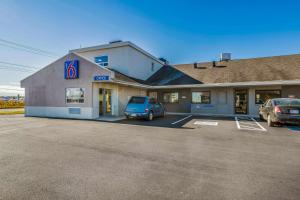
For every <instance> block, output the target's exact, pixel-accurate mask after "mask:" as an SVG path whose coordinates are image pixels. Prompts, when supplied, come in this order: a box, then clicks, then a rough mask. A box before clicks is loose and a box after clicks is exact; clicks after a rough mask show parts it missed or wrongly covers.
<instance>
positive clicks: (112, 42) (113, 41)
mask: <svg viewBox="0 0 300 200" xmlns="http://www.w3.org/2000/svg"><path fill="white" fill-rule="evenodd" d="M119 42H122V40H112V41H109V44H114V43H119Z"/></svg>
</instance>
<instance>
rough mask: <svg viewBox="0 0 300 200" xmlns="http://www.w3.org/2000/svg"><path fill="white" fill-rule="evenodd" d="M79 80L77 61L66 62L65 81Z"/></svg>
mask: <svg viewBox="0 0 300 200" xmlns="http://www.w3.org/2000/svg"><path fill="white" fill-rule="evenodd" d="M76 78H79V61H78V60H67V61H66V62H65V79H76Z"/></svg>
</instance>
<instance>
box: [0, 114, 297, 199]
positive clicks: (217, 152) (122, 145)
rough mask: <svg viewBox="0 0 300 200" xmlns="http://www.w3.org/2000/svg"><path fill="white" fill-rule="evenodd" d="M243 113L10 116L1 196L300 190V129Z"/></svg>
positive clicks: (283, 193) (251, 194) (1, 144)
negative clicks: (110, 118) (141, 121)
mask: <svg viewBox="0 0 300 200" xmlns="http://www.w3.org/2000/svg"><path fill="white" fill-rule="evenodd" d="M181 118H182V116H181V117H178V119H177V118H176V119H175V120H176V121H178V120H180V119H181ZM158 120H163V119H158ZM166 120H169V118H166ZM242 120H243V119H240V122H239V123H241V124H240V127H244V128H245V127H246V128H247V129H248V130H247V129H238V128H237V122H236V120H235V119H215V118H211V119H208V118H193V117H189V118H187V119H185V120H182V121H180V122H178V123H182V124H181V125H180V126H181V128H179V127H177V128H174V127H172V126H170V127H171V128H168V127H167V126H165V127H159V126H144V125H138V124H135V125H132V124H128V123H125V122H123V123H106V122H96V121H80V120H61V119H45V118H44V119H42V118H24V117H22V116H17V117H13V116H8V117H7V116H2V117H0V199H5V200H7V199H18V200H20V199H39V200H40V199H97V200H98V199H130V200H134V199H138V200H141V199H143V200H144V199H156V200H157V199H172V200H174V199H210V200H211V199H228V200H229V199H230V200H232V199H255V200H257V199H270V200H271V199H272V200H276V199H295V200H296V199H300V156H299V155H300V132H299V131H297V130H288V128H285V127H283V128H267V127H266V126H265V123H260V125H261V126H262V127H264V128H265V129H266V131H262V130H259V128H257V127H258V126H255V125H254V123H255V122H253V123H252V122H251V121H250V120H248V121H247V120H246V121H245V122H243V121H242ZM169 121H170V122H171V120H169ZM176 121H174V122H176ZM157 122H158V121H157ZM159 122H160V123H162V122H161V121H159ZM174 122H171V123H174ZM145 123H146V122H145ZM152 123H153V122H152ZM178 123H177V124H178ZM249 127H250V128H249ZM253 127H254V130H252V129H253ZM249 129H250V130H249ZM256 129H257V130H256Z"/></svg>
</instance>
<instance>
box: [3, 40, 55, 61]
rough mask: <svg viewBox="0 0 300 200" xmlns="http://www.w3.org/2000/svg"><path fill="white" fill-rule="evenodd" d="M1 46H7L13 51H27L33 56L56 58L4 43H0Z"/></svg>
mask: <svg viewBox="0 0 300 200" xmlns="http://www.w3.org/2000/svg"><path fill="white" fill-rule="evenodd" d="M0 45H2V46H5V47H9V48H12V49H16V50H21V51H25V52H28V53H33V54H36V55H40V56H47V57H51V58H54V56H52V55H45V54H42V53H39V52H35V51H32V50H29V49H23V48H20V47H15V46H12V45H8V44H2V43H0Z"/></svg>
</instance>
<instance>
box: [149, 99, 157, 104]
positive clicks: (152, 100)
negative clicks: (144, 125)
mask: <svg viewBox="0 0 300 200" xmlns="http://www.w3.org/2000/svg"><path fill="white" fill-rule="evenodd" d="M149 103H150V104H156V103H157V102H156V99H154V98H149Z"/></svg>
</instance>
